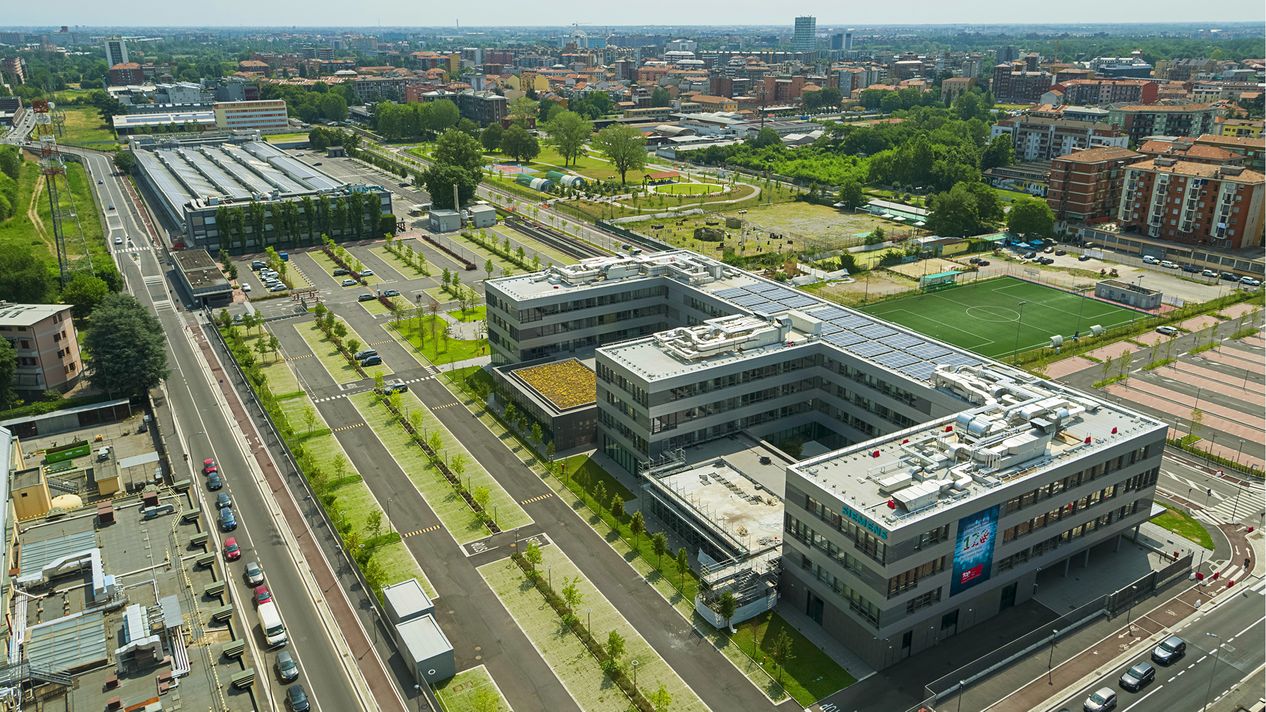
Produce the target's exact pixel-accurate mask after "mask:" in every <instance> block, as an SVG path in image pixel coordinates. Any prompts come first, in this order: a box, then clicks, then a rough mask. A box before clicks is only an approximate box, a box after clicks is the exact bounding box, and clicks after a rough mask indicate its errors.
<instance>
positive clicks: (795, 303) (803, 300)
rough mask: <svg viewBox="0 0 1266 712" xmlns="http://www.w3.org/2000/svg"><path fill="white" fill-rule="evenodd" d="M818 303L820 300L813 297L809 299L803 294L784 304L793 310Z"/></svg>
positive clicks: (786, 300)
mask: <svg viewBox="0 0 1266 712" xmlns="http://www.w3.org/2000/svg"><path fill="white" fill-rule="evenodd" d="M817 301H818V300H816V299H814V298H813V297H807V296H805V295H803V294H797V295H795V296H794V297H791V298H790V299H784V300H783V302H782V303H783V304H784V305H786V306H788V307H791V308H792V309H799V308H800V307H807V306H809V305H810V304H816V303H817Z"/></svg>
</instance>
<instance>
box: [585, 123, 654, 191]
mask: <svg viewBox="0 0 1266 712" xmlns="http://www.w3.org/2000/svg"><path fill="white" fill-rule="evenodd" d="M593 145H594V148H596V149H598V151H599V152H600V153H602V155H604V156H606V157H607V160H609V161H611V163H612V164H613V165H614V166H615V170H616V172H617V173H619V174H620V183H621V184H624V183H627V182H628V181H627V180H626V179H627V177H628V172H629V171H632V170H641V169H642V168H643V167H644V166H645V165H646V139H645V138H644V137H643V136H642V134H641V133H640V132H639V131H638V130H637V129H635V128H633V127H632V126H627V125H625V124H612V125H611V126H608V127H606V128H605V129H603V130H601V131H599V132H598V135H597V136H595V137H594V139H593Z"/></svg>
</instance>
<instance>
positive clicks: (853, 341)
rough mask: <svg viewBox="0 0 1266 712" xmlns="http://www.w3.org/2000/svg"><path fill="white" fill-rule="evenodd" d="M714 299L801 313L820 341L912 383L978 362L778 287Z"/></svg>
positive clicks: (738, 290)
mask: <svg viewBox="0 0 1266 712" xmlns="http://www.w3.org/2000/svg"><path fill="white" fill-rule="evenodd" d="M715 294H716V296H718V297H721V298H722V299H726V300H728V301H730V302H733V303H734V304H737V305H739V306H741V307H743V308H745V309H748V310H750V311H751V312H753V313H755V314H757V315H760V316H769V315H772V314H777V313H778V312H781V311H785V310H787V309H800V310H802V311H804V312H805V313H806V314H808V315H809V316H812V317H814V318H815V319H819V320H821V321H822V340H823V341H825V342H827V343H828V344H831V345H833V346H836V347H839V348H840V349H841V350H843V351H845V352H847V353H849V354H852V355H854V356H858V357H861V358H864V359H867V360H869V361H873V362H875V363H877V364H879V365H881V366H884V367H886V368H889V369H892V370H893V371H897V372H899V373H903V374H905V375H907V376H909V377H911V378H913V379H915V380H919V381H926V380H928V379H930V378H931V377H932V374H933V373H934V372H935V370H936V367H937V366H938V365H942V364H944V365H949V366H971V365H976V364H979V363H982V361H981V360H980V359H978V358H975V357H973V356H971V355H969V354H966V353H963V352H961V351H955V350H953V349H951V348H948V347H946V346H944V345H942V344H939V343H936V342H934V341H930V340H928V339H925V338H923V337H922V336H919V335H918V334H912V333H908V332H903V331H900V330H898V329H896V328H893V327H892V326H889V325H888V324H885V323H884V322H881V321H878V320H876V319H872V318H870V317H868V316H866V315H864V314H859V313H857V312H851V311H848V310H846V309H841V308H840V307H837V306H834V305H831V304H828V303H825V302H823V301H822V300H820V299H815V298H813V297H811V296H809V295H807V294H804V293H803V292H797V291H795V290H793V289H788V288H787V287H782V286H779V285H776V284H767V283H765V282H758V283H755V284H751V285H745V286H742V287H732V288H729V289H723V290H720V291H718V292H716V293H715Z"/></svg>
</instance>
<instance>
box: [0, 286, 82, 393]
mask: <svg viewBox="0 0 1266 712" xmlns="http://www.w3.org/2000/svg"><path fill="white" fill-rule="evenodd" d="M0 336H3V337H4V338H6V339H8V340H9V344H10V345H12V346H13V350H14V351H15V352H16V353H17V369H16V371H15V372H14V374H13V389H14V390H16V391H18V392H20V393H25V394H28V395H29V394H38V393H43V392H44V391H50V390H55V391H65V390H67V389H69V388H70V387H71V386H73V385H75V384H76V383H78V382H79V379H80V377H82V376H83V360H82V359H81V358H80V354H79V336H78V334H76V332H75V325H74V322H73V321H72V320H71V316H70V306H69V305H66V304H12V303H10V302H5V301H0Z"/></svg>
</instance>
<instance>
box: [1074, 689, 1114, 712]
mask: <svg viewBox="0 0 1266 712" xmlns="http://www.w3.org/2000/svg"><path fill="white" fill-rule="evenodd" d="M1081 708H1082V709H1083V710H1085V712H1108V710H1114V709H1116V708H1117V693H1116V691H1115V690H1113V689H1112V688H1111V687H1101V688H1099V689H1098V690H1095V691H1094V692H1092V693H1090V697H1087V698H1086V701H1085V702H1084V703H1083V704H1082V705H1081Z"/></svg>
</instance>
